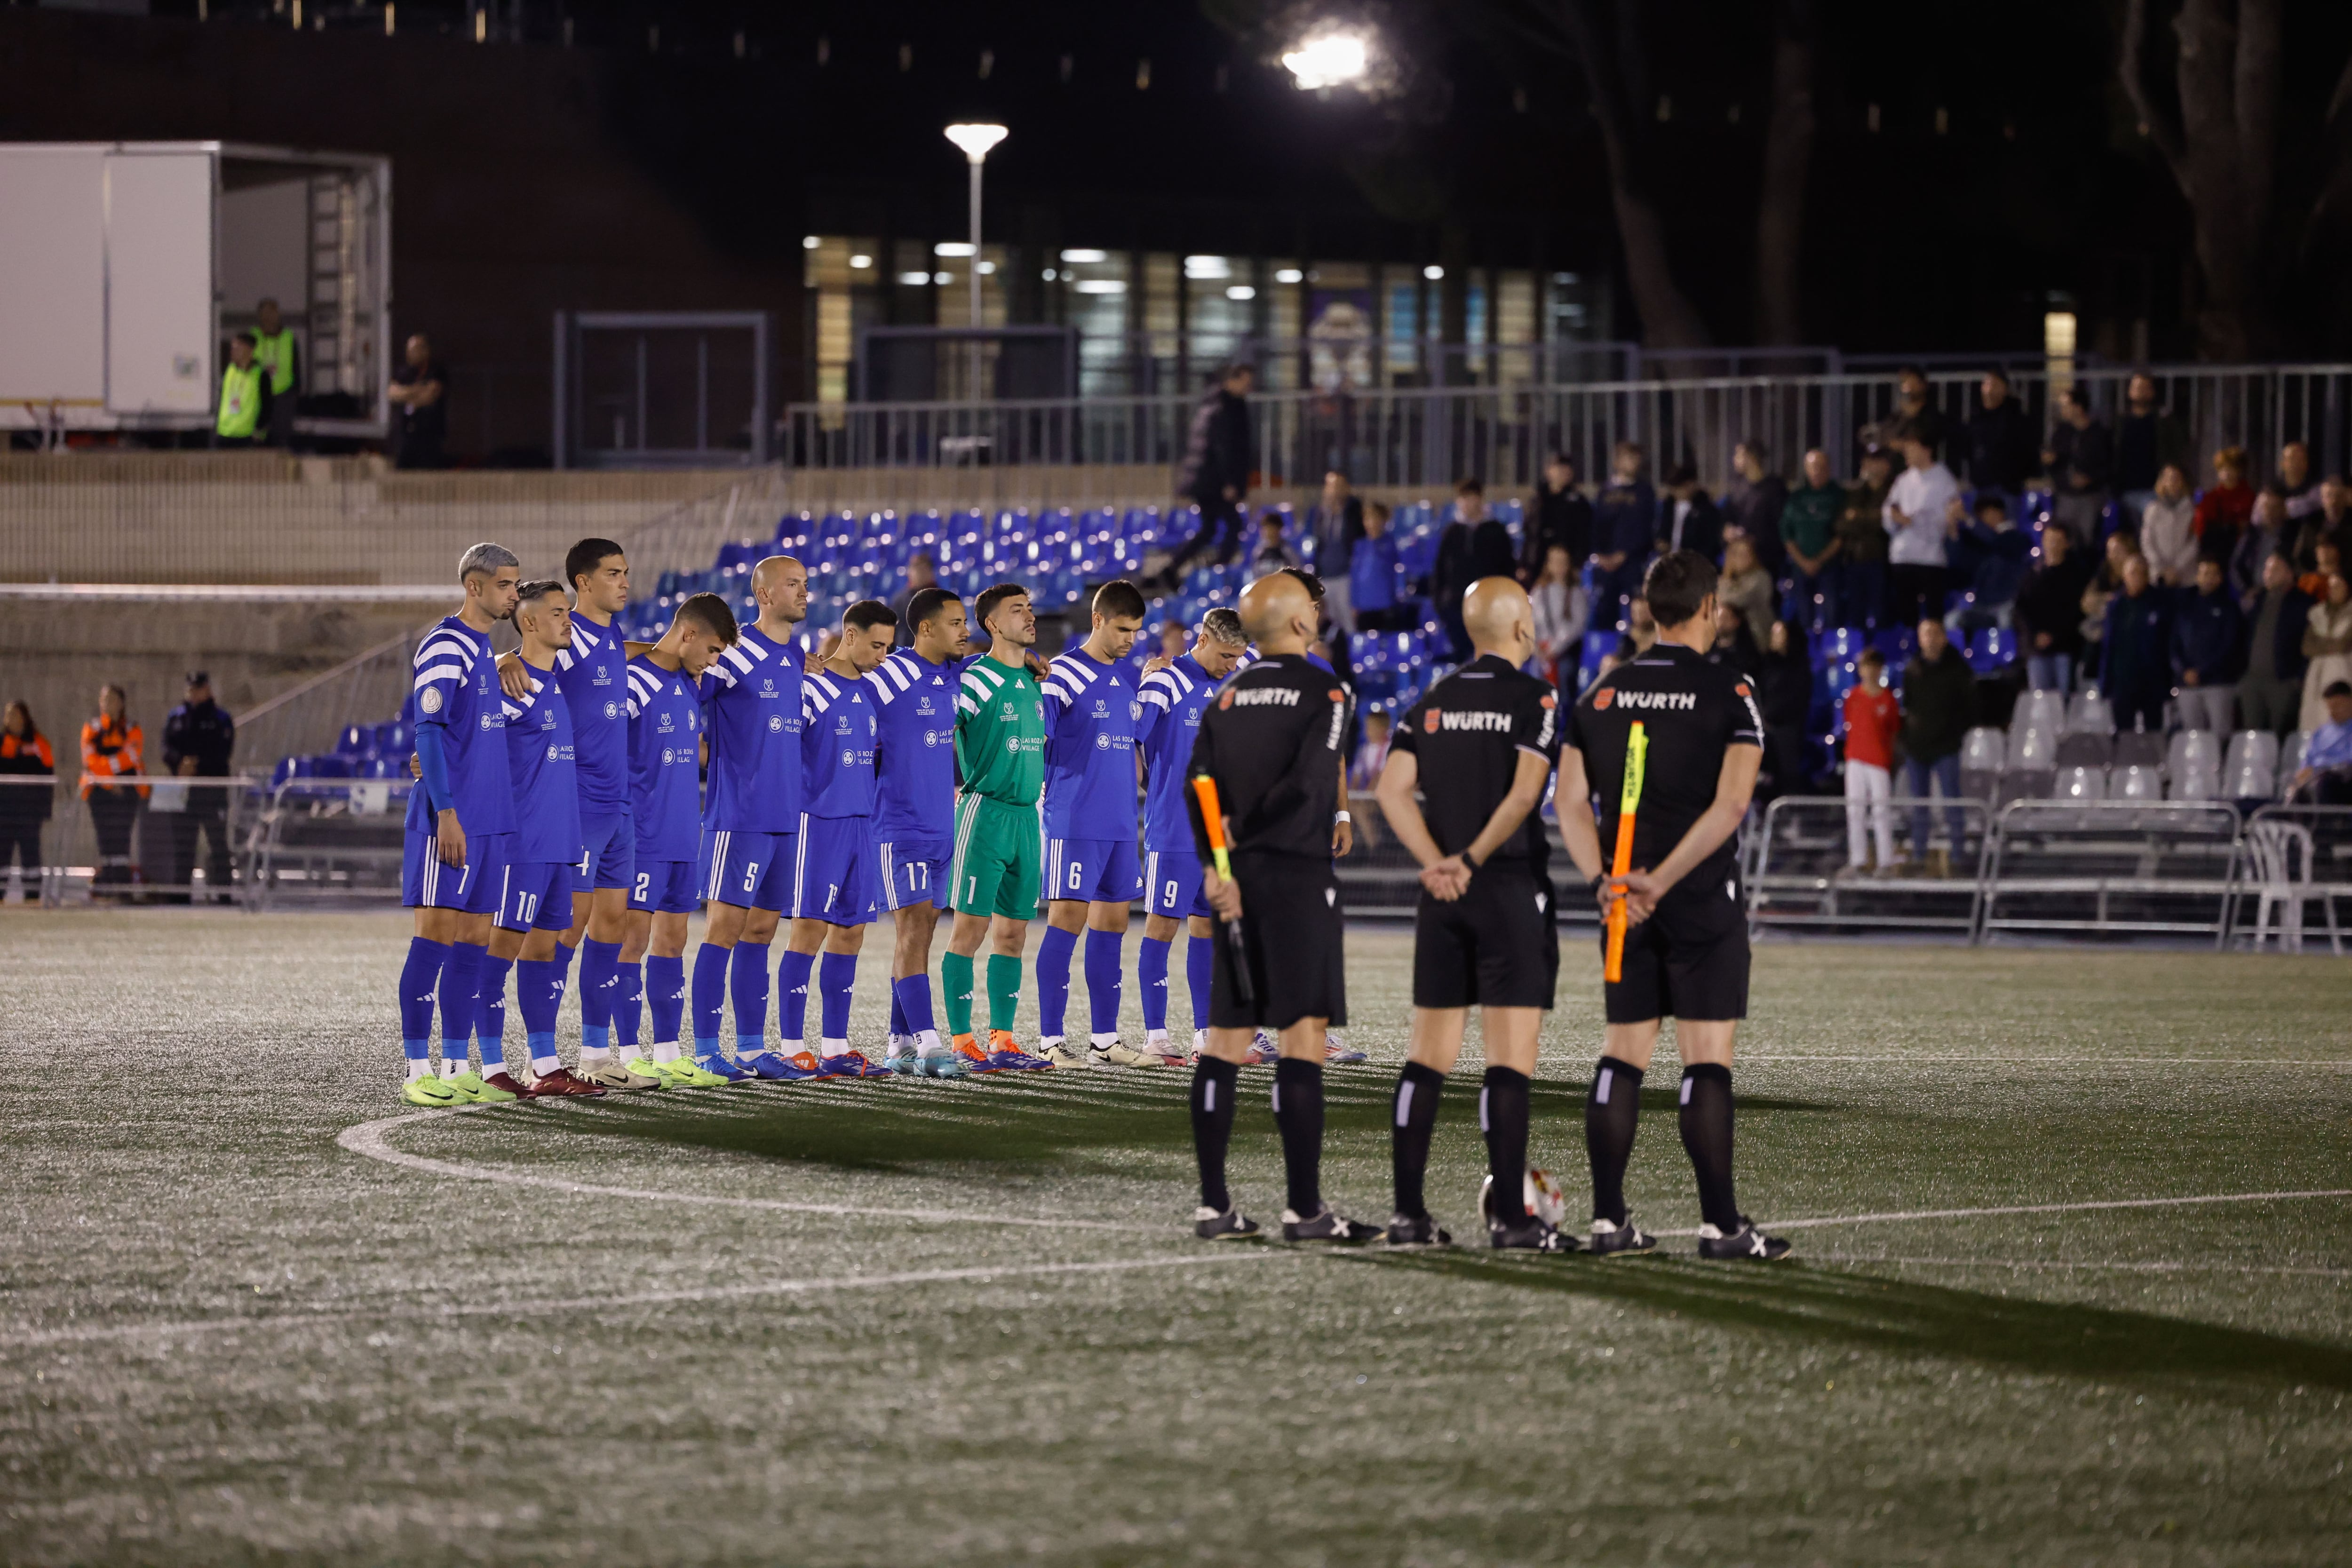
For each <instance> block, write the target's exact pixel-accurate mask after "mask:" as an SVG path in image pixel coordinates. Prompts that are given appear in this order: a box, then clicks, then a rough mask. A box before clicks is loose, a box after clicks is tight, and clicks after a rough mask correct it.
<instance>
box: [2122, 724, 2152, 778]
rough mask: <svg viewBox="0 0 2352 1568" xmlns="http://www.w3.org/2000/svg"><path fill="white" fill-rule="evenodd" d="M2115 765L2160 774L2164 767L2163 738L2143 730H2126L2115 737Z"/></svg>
mask: <svg viewBox="0 0 2352 1568" xmlns="http://www.w3.org/2000/svg"><path fill="white" fill-rule="evenodd" d="M2114 761H2115V765H2116V767H2119V768H2125V767H2138V768H2147V769H2149V770H2150V771H2151V772H2158V773H2160V772H2162V771H2163V768H2164V765H2165V756H2164V737H2163V736H2161V735H2157V734H2151V733H2149V732H2148V731H2145V730H2126V731H2124V732H2123V733H2122V734H2120V735H2117V736H2116V751H2115V759H2114Z"/></svg>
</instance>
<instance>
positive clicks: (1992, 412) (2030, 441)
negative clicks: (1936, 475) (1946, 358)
mask: <svg viewBox="0 0 2352 1568" xmlns="http://www.w3.org/2000/svg"><path fill="white" fill-rule="evenodd" d="M1968 430H1969V484H1971V485H1973V486H1975V487H1976V491H1977V494H1978V496H1979V498H1981V497H1982V496H1983V495H1984V493H1985V492H1986V491H1987V490H1991V491H1993V492H1994V493H1996V494H1998V495H1999V496H2000V498H2001V499H2002V500H2004V501H2006V502H2007V503H2008V504H2009V509H2010V510H2011V512H2014V511H2016V510H2017V505H2018V502H2019V501H2020V500H2022V499H2023V497H2024V495H2025V480H2026V478H2027V476H2029V475H2031V474H2032V472H2033V464H2034V457H2035V454H2036V453H2037V452H2038V451H2039V450H2040V442H2039V441H2038V440H2037V439H2036V437H2037V436H2038V435H2039V434H2040V433H2039V432H2038V431H2037V430H2035V428H2034V426H2033V418H2032V416H2031V415H2029V414H2027V413H2026V412H2025V406H2024V405H2022V404H2021V403H2019V402H2018V401H2017V399H2016V398H2015V397H2013V396H2011V395H2010V390H2009V373H2008V372H2007V371H2005V370H2003V369H2001V368H2000V366H1999V365H1994V366H1993V367H1992V368H1991V369H1990V370H1988V371H1986V372H1985V373H1984V379H1983V380H1982V381H1980V382H1979V383H1978V384H1977V409H1976V412H1975V413H1973V414H1971V415H1969V425H1968Z"/></svg>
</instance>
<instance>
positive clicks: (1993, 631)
mask: <svg viewBox="0 0 2352 1568" xmlns="http://www.w3.org/2000/svg"><path fill="white" fill-rule="evenodd" d="M2016 662H2017V634H2016V633H2014V632H2012V631H2011V630H2010V629H2009V628H2008V627H2006V626H1979V627H1978V628H1977V632H1976V635H1975V636H1973V637H1969V668H1970V669H1973V670H1975V671H1976V672H1977V673H1978V674H1979V675H1992V674H1996V673H1998V672H1999V671H2000V670H2004V669H2007V668H2010V667H2011V665H2013V664H2015V663H2016Z"/></svg>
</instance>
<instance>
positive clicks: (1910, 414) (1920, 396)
mask: <svg viewBox="0 0 2352 1568" xmlns="http://www.w3.org/2000/svg"><path fill="white" fill-rule="evenodd" d="M1930 390H1931V389H1930V388H1929V387H1928V385H1927V372H1926V371H1924V370H1921V369H1920V368H1919V367H1918V366H1917V365H1916V364H1906V365H1904V366H1902V367H1901V368H1900V369H1898V370H1896V371H1895V416H1894V418H1893V419H1892V420H1890V421H1889V422H1888V426H1887V430H1886V436H1885V439H1886V440H1887V442H1888V443H1889V444H1890V445H1892V446H1894V447H1898V448H1899V447H1902V446H1903V444H1904V443H1905V442H1906V441H1911V440H1917V441H1919V442H1921V443H1923V444H1924V445H1925V446H1926V447H1927V451H1928V454H1929V455H1930V456H1931V457H1932V458H1934V459H1935V460H1936V461H1937V462H1939V463H1940V462H1941V461H1943V457H1944V437H1945V434H1946V432H1945V429H1944V416H1943V413H1942V411H1941V410H1939V409H1937V406H1936V405H1935V404H1934V402H1933V401H1931V400H1930V397H1929V392H1930Z"/></svg>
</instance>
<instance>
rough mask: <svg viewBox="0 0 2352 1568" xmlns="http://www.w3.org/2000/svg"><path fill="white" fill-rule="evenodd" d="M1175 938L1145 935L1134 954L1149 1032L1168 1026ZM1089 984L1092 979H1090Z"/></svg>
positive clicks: (1145, 1027) (1162, 1030)
mask: <svg viewBox="0 0 2352 1568" xmlns="http://www.w3.org/2000/svg"><path fill="white" fill-rule="evenodd" d="M1172 945H1174V944H1173V942H1160V941H1159V940H1157V939H1155V938H1152V937H1148V936H1147V937H1145V938H1144V939H1143V945H1142V946H1141V947H1140V948H1139V949H1138V950H1137V951H1136V954H1135V987H1136V989H1137V990H1139V991H1140V992H1142V993H1143V1028H1144V1032H1145V1033H1146V1034H1152V1035H1160V1034H1165V1033H1166V1032H1167V1030H1168V950H1169V948H1170V947H1171V946H1172ZM1087 984H1090V985H1091V984H1093V982H1092V981H1091V980H1089V981H1088V982H1087Z"/></svg>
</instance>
